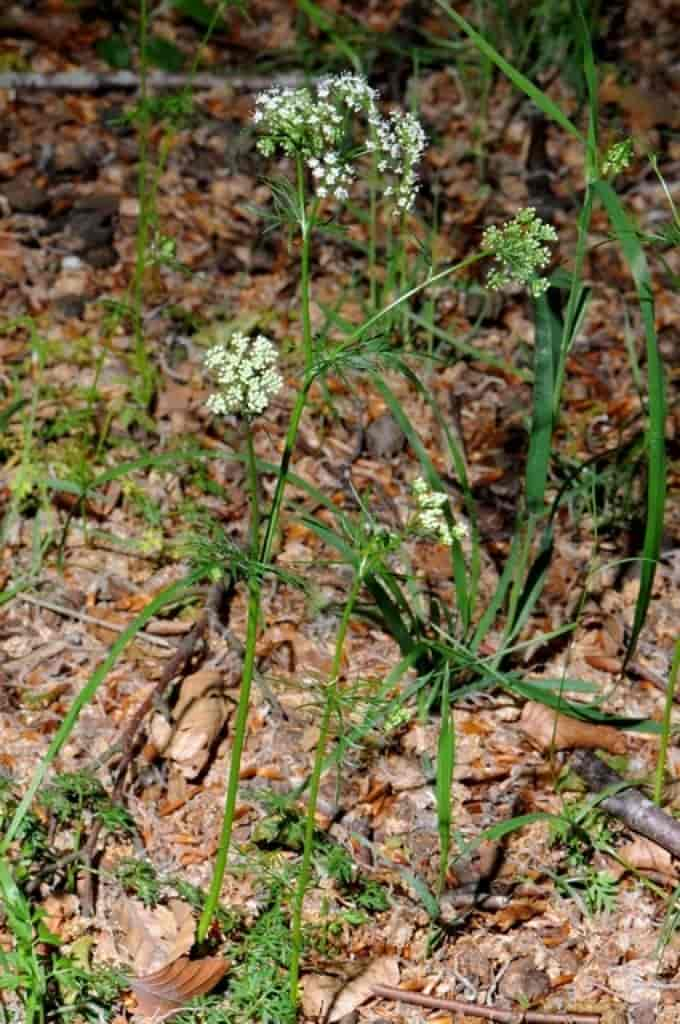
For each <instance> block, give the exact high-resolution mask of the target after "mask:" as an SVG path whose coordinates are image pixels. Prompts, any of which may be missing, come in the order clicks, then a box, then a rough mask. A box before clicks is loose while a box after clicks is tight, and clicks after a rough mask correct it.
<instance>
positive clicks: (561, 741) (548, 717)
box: [520, 700, 626, 754]
mask: <svg viewBox="0 0 680 1024" xmlns="http://www.w3.org/2000/svg"><path fill="white" fill-rule="evenodd" d="M520 728H521V729H522V732H523V733H524V735H525V736H526V738H527V739H528V740H529V742H530V743H532V744H533V745H534V746H535V747H538V749H539V750H543V751H546V750H551V749H552V750H568V749H569V748H571V747H585V748H588V749H591V750H592V749H595V750H607V751H609V753H610V754H625V752H626V741H625V739H624V737H623V736H622V735H621V733H620V732H619V731H618V729H614V728H613V727H612V726H611V725H594V724H592V723H591V722H579V721H578V720H577V719H575V718H569V717H567V715H561V714H559V713H558V712H555V711H553V710H552V709H551V708H547V707H546V706H545V704H539V703H538V702H537V701H531V700H530V701H528V702H527V703H526V704H525V705H524V708H523V709H522V716H521V718H520Z"/></svg>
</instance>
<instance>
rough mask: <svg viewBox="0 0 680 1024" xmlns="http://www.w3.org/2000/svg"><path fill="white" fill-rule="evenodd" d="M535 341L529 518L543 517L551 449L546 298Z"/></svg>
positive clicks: (550, 338) (540, 303) (550, 339)
mask: <svg viewBox="0 0 680 1024" xmlns="http://www.w3.org/2000/svg"><path fill="white" fill-rule="evenodd" d="M534 311H535V322H536V340H535V342H534V386H533V409H532V414H531V432H530V435H529V453H528V456H527V468H526V500H527V509H528V512H529V515H530V516H540V515H542V514H543V509H544V503H545V489H546V486H547V483H548V468H549V465H550V453H551V450H552V428H553V411H552V406H553V383H554V365H553V351H554V332H553V318H552V316H551V312H550V306H549V305H548V297H547V295H541V296H540V297H539V298H538V299H536V300H535V303H534Z"/></svg>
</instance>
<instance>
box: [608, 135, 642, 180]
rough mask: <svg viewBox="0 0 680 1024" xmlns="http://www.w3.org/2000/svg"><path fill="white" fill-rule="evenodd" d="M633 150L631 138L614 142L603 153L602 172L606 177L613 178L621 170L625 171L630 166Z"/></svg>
mask: <svg viewBox="0 0 680 1024" xmlns="http://www.w3.org/2000/svg"><path fill="white" fill-rule="evenodd" d="M634 152H635V150H634V147H633V140H632V139H624V140H623V141H622V142H615V143H614V144H613V145H612V146H610V147H609V149H608V150H607V152H606V153H605V155H604V159H603V161H602V173H603V174H604V175H605V176H606V177H608V178H614V177H615V176H616V175H617V174H620V173H621V171H625V170H626V168H627V167H629V166H630V163H631V160H632V159H633V155H634Z"/></svg>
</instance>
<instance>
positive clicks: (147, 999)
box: [130, 956, 229, 1021]
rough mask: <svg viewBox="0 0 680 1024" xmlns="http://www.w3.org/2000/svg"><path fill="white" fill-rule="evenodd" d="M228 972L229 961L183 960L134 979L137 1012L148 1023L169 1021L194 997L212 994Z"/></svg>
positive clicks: (205, 958) (204, 958)
mask: <svg viewBox="0 0 680 1024" xmlns="http://www.w3.org/2000/svg"><path fill="white" fill-rule="evenodd" d="M228 969H229V963H228V961H227V960H222V959H221V958H220V957H216V956H207V957H203V959H202V960H189V959H188V958H187V957H185V956H183V957H180V958H179V959H178V960H175V961H174V962H173V963H171V964H168V965H167V966H166V967H164V968H163V969H162V970H160V971H156V972H155V973H154V974H146V975H144V976H143V977H139V978H134V979H133V981H132V983H131V986H130V987H131V989H132V991H133V992H134V994H135V996H136V998H137V1008H136V1011H135V1012H136V1014H137V1015H138V1016H140V1017H143V1018H144V1020H147V1021H160V1019H161V1018H163V1019H164V1020H167V1019H168V1017H169V1016H172V1014H173V1013H177V1012H178V1011H179V1010H181V1009H182V1007H183V1006H185V1005H186V1004H187V1003H188V1002H189V1000H190V999H193V998H194V996H202V995H205V993H206V992H210V991H211V989H213V988H214V987H215V985H216V984H217V983H218V981H220V980H221V979H222V978H223V977H224V975H225V974H226V972H227V971H228Z"/></svg>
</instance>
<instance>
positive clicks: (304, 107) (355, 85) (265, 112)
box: [253, 72, 425, 212]
mask: <svg viewBox="0 0 680 1024" xmlns="http://www.w3.org/2000/svg"><path fill="white" fill-rule="evenodd" d="M315 93H316V94H315ZM315 93H314V91H313V90H312V89H308V88H301V89H282V88H275V89H270V90H268V91H267V92H263V93H260V94H259V96H258V97H257V98H256V100H255V114H254V116H253V120H254V122H255V124H256V125H258V127H259V129H260V132H261V136H260V139H259V141H258V148H259V150H260V152H261V153H262V154H263V155H264V156H267V157H269V156H272V155H273V153H274V152H275V151H276V150H277V149H281V150H282V151H283V152H284V153H285V154H286V155H287V156H299V157H301V158H302V159H303V160H304V162H305V164H306V166H307V167H308V168H309V170H310V171H311V173H312V177H313V179H314V188H315V192H316V195H317V196H318V197H319V198H321V199H323V198H325V197H326V196H330V197H332V198H334V199H338V200H344V199H347V198H348V196H349V186H350V185H351V183H352V181H353V180H354V177H355V171H354V168H353V167H352V165H351V159H354V158H355V157H356V156H357V153H358V154H359V155H360V153H361V151H357V150H356V149H355V150H353V151H351V159H350V158H349V157H348V147H347V145H346V142H347V135H348V131H347V129H348V115H360V116H361V117H362V118H363V119H364V120H365V123H366V135H367V138H366V145H365V147H364V152H366V151H368V152H373V153H375V156H376V166H377V168H378V170H379V172H380V173H388V174H389V175H390V176H391V177H393V178H394V182H393V183H390V184H389V185H388V186H387V187H386V189H385V192H384V194H385V195H389V196H392V197H393V199H394V203H395V207H396V211H397V212H405V211H406V210H409V209H410V208H411V206H412V204H413V201H414V199H415V195H416V192H417V189H418V184H417V176H416V170H415V168H416V165H417V163H418V161H419V160H420V157H421V156H422V153H423V150H424V148H425V133H424V131H423V129H422V126H421V125H420V122H419V121H418V119H417V118H416V117H415V116H414V115H413V114H401V113H392V114H391V115H390V116H389V117H388V118H385V117H383V115H382V114H381V113H380V110H379V109H378V105H377V101H378V94H377V92H376V90H375V89H373V88H371V86H370V85H369V84H368V82H367V81H366V79H365V78H363V77H362V76H361V75H356V74H350V73H349V72H344V73H343V74H340V75H327V76H325V77H324V78H322V79H320V80H319V82H318V83H317V84H316V87H315Z"/></svg>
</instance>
